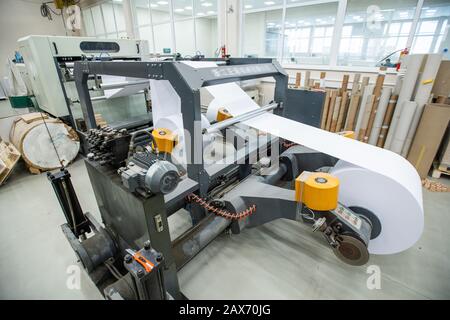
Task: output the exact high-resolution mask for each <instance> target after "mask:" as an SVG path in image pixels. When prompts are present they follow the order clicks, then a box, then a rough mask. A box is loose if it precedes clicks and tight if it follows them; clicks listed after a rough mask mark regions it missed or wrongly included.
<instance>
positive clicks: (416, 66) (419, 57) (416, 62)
mask: <svg viewBox="0 0 450 320" xmlns="http://www.w3.org/2000/svg"><path fill="white" fill-rule="evenodd" d="M424 57H425V55H424V54H412V55H409V56H406V58H405V62H404V64H405V67H406V73H405V75H404V77H403V81H402V88H401V89H400V94H399V96H398V100H397V107H396V108H395V111H394V115H393V116H392V121H391V125H390V128H389V132H388V135H387V137H386V142H385V144H384V148H385V149H389V150H390V148H391V143H392V140H393V138H394V134H395V132H396V129H397V123H398V120H399V119H400V115H401V113H402V108H403V102H405V101H411V98H412V95H413V92H414V89H415V88H416V81H417V77H418V75H419V70H420V67H421V66H422V61H423V58H424Z"/></svg>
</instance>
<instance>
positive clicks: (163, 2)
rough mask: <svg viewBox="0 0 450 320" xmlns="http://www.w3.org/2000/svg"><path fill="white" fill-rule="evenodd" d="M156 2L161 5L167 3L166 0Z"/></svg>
mask: <svg viewBox="0 0 450 320" xmlns="http://www.w3.org/2000/svg"><path fill="white" fill-rule="evenodd" d="M157 3H158V4H160V5H162V6H163V5H165V4H168V2H167V1H158V2H157Z"/></svg>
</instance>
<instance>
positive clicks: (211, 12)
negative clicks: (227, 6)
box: [206, 11, 216, 14]
mask: <svg viewBox="0 0 450 320" xmlns="http://www.w3.org/2000/svg"><path fill="white" fill-rule="evenodd" d="M206 13H207V14H215V13H216V12H215V11H208V12H206Z"/></svg>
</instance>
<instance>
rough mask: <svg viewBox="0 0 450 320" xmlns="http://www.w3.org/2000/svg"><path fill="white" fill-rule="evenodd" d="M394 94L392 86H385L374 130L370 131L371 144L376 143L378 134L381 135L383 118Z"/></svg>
mask: <svg viewBox="0 0 450 320" xmlns="http://www.w3.org/2000/svg"><path fill="white" fill-rule="evenodd" d="M391 94H392V89H391V88H387V87H386V88H383V91H382V93H381V97H380V102H379V103H378V110H377V114H376V116H375V120H374V122H373V128H372V132H371V133H370V138H369V144H371V145H376V143H377V140H378V136H379V135H380V131H381V126H382V125H383V119H384V116H385V115H386V110H387V106H388V104H389V99H390V97H391Z"/></svg>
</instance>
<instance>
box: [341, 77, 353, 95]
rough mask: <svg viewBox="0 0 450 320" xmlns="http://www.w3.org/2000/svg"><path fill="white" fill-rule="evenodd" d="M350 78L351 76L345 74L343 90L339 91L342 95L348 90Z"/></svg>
mask: <svg viewBox="0 0 450 320" xmlns="http://www.w3.org/2000/svg"><path fill="white" fill-rule="evenodd" d="M349 78H350V76H349V75H348V74H344V77H343V79H342V86H341V90H340V91H339V92H340V94H341V95H342V94H343V93H344V92H346V91H347V88H348V80H349Z"/></svg>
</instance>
